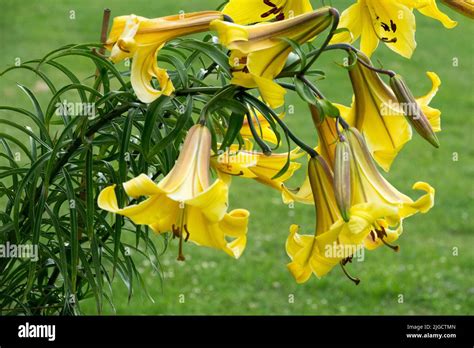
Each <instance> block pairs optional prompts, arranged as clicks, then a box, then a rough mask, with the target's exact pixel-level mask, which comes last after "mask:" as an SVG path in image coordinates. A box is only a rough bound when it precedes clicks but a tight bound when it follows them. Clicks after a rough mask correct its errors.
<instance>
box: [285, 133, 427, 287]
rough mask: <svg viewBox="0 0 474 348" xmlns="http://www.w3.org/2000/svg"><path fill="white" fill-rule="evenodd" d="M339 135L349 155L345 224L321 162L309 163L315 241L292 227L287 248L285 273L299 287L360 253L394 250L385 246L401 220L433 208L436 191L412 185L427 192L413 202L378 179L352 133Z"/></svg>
mask: <svg viewBox="0 0 474 348" xmlns="http://www.w3.org/2000/svg"><path fill="white" fill-rule="evenodd" d="M343 135H344V137H345V138H346V139H347V142H348V145H349V146H348V147H349V149H350V153H349V158H350V168H351V179H350V185H351V207H350V210H349V220H348V221H347V222H346V221H344V219H342V217H341V214H340V212H339V209H338V208H337V200H336V197H335V193H334V189H333V186H332V183H333V178H332V173H331V172H330V171H329V169H328V167H327V165H326V166H324V165H322V164H321V163H322V162H321V160H319V161H316V160H315V159H312V160H311V161H310V164H309V168H308V176H309V179H310V182H311V187H312V189H313V194H314V201H315V206H316V218H317V226H316V231H315V234H314V236H311V235H299V234H298V228H297V227H296V226H294V225H293V226H292V227H291V228H290V236H289V237H288V240H287V244H286V249H287V253H288V255H289V256H290V258H291V259H292V262H291V263H290V264H289V265H288V268H289V269H290V271H291V272H292V274H293V276H294V277H295V279H296V280H297V281H298V282H300V283H301V282H305V281H307V280H308V279H309V277H310V276H311V274H312V273H314V274H315V275H316V276H317V277H322V276H323V275H325V274H326V273H328V272H329V271H330V270H331V269H332V268H333V267H334V266H335V265H336V264H337V263H341V262H342V264H344V263H345V262H346V261H347V260H349V259H350V258H351V257H352V255H353V254H354V253H355V252H357V250H359V249H360V248H362V247H365V248H367V249H369V250H370V249H374V248H376V247H378V246H380V245H388V246H389V247H391V248H393V249H395V250H398V247H394V246H392V245H390V244H389V243H391V242H392V241H394V240H396V239H397V238H398V237H399V235H400V234H401V233H402V223H403V219H405V218H407V217H409V216H411V215H413V214H416V213H418V212H420V213H426V212H427V211H429V210H430V209H431V207H432V206H433V204H434V193H435V191H434V189H433V188H432V187H431V186H430V185H429V184H427V183H424V182H417V183H415V184H414V185H413V189H416V190H422V191H425V192H426V193H425V194H424V195H423V196H422V197H420V198H419V199H418V200H416V201H413V200H412V199H411V198H409V197H408V196H406V195H404V194H403V193H401V192H399V191H398V190H397V189H396V188H395V187H393V186H392V185H391V184H390V183H389V182H388V181H387V180H385V179H384V178H383V177H382V175H381V174H380V173H379V171H378V170H377V167H376V166H375V163H374V162H373V160H372V158H371V155H370V153H369V151H368V149H367V146H366V144H365V141H364V139H363V138H362V136H361V135H360V133H359V132H358V131H357V130H356V129H355V128H351V129H349V130H346V131H344V132H343ZM336 165H337V164H336ZM338 250H342V252H339V251H338ZM336 251H337V252H336ZM346 274H347V273H346ZM351 279H353V278H351ZM353 280H355V281H356V282H358V280H356V279H353Z"/></svg>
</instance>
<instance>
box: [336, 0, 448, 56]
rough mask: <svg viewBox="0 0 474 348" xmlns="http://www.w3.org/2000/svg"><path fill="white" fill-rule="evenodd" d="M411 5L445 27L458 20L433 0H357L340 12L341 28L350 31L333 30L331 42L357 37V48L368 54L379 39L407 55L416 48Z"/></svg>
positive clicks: (372, 50) (399, 52) (414, 23)
mask: <svg viewBox="0 0 474 348" xmlns="http://www.w3.org/2000/svg"><path fill="white" fill-rule="evenodd" d="M413 9H417V10H418V11H419V12H420V13H421V14H423V15H425V16H428V17H432V18H434V19H437V20H439V21H440V22H441V23H442V24H443V25H444V26H445V27H446V28H453V27H455V26H456V25H457V22H455V21H453V20H451V19H450V18H449V17H448V16H447V15H445V14H444V13H442V12H441V11H440V10H439V9H438V7H437V5H436V1H435V0H358V1H357V2H356V3H355V4H353V5H352V6H350V7H349V8H348V9H346V10H345V11H344V12H342V15H341V21H340V24H339V27H340V28H348V29H349V30H350V33H348V32H342V33H339V34H336V35H335V36H334V38H333V40H332V41H331V42H332V43H340V42H347V43H352V42H354V41H355V40H357V39H358V38H359V37H360V40H361V41H360V49H361V50H362V52H364V53H365V54H367V55H368V56H369V57H370V56H371V55H372V53H373V52H374V51H375V49H376V48H377V46H378V44H379V42H380V41H382V42H384V43H385V44H386V45H387V46H388V47H389V48H390V49H391V50H393V51H395V52H396V53H398V54H400V55H402V56H403V57H406V58H410V57H411V56H412V54H413V51H414V50H415V48H416V41H415V30H416V22H415V16H414V14H413Z"/></svg>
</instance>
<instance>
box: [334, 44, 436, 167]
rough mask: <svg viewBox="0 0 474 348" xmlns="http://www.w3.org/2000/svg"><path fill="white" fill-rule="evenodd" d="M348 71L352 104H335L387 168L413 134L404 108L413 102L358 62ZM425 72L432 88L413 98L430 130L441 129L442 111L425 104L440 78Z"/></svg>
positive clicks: (432, 95) (366, 60)
mask: <svg viewBox="0 0 474 348" xmlns="http://www.w3.org/2000/svg"><path fill="white" fill-rule="evenodd" d="M359 57H360V58H361V59H363V60H364V61H365V62H366V63H367V64H371V63H370V60H369V59H368V58H367V57H366V56H364V55H363V54H361V53H359ZM349 75H350V78H351V82H352V87H353V90H354V100H353V103H352V106H351V108H347V107H344V106H342V105H337V106H338V108H339V110H340V112H341V115H342V116H343V118H344V119H345V120H346V122H347V123H349V124H350V125H351V126H354V127H355V128H357V129H358V130H360V131H361V133H362V134H363V136H364V138H365V140H366V141H367V144H368V146H369V149H370V152H371V153H372V156H373V157H374V159H375V161H376V162H377V163H378V164H379V165H380V166H381V167H382V168H383V169H384V170H385V171H388V170H389V169H390V166H391V164H392V162H393V160H394V159H395V157H396V156H397V154H398V152H399V151H400V150H401V149H402V148H403V146H404V145H405V144H406V143H407V142H408V141H409V140H410V139H411V137H412V129H411V127H410V123H409V122H408V121H407V119H406V117H405V115H407V113H406V110H405V109H406V108H412V107H413V106H412V105H402V104H401V103H400V102H399V100H398V99H397V97H396V96H395V94H394V93H393V91H392V89H391V88H390V86H388V85H387V84H386V83H385V82H384V81H382V79H381V78H380V77H379V75H378V74H377V73H376V72H374V71H372V70H370V69H368V68H366V67H365V66H363V65H362V64H360V63H358V64H356V65H355V66H354V67H353V68H352V69H351V70H350V71H349ZM427 75H428V77H429V78H430V80H431V82H432V88H431V90H430V91H429V92H428V94H427V95H426V96H424V97H421V98H418V99H416V102H417V103H418V105H419V107H420V109H421V111H422V112H423V113H424V115H426V117H427V118H428V121H429V123H430V124H431V126H432V128H433V131H435V132H437V131H440V115H441V112H440V111H439V110H436V109H433V108H431V107H429V106H428V104H429V103H430V101H431V99H432V98H433V97H434V95H435V94H436V92H437V90H438V87H439V85H440V84H441V81H440V79H439V77H438V75H436V74H435V73H434V72H427Z"/></svg>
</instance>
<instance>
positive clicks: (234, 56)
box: [211, 8, 332, 108]
mask: <svg viewBox="0 0 474 348" xmlns="http://www.w3.org/2000/svg"><path fill="white" fill-rule="evenodd" d="M331 11H332V10H331V9H330V8H323V9H320V10H317V11H313V12H310V13H306V14H302V15H300V16H297V17H294V18H291V19H287V20H284V21H278V22H273V23H262V24H256V25H252V26H242V25H239V24H234V23H228V22H223V21H220V20H215V21H214V22H212V23H211V29H212V30H215V31H217V33H218V35H219V40H220V43H221V44H222V45H224V46H226V47H227V48H229V49H230V50H231V55H230V65H231V67H232V69H233V78H232V81H231V82H232V83H233V84H235V85H238V86H242V87H245V88H255V87H257V88H258V89H259V90H260V94H261V96H262V98H263V100H264V101H265V102H266V103H267V104H269V105H270V107H272V108H278V107H280V106H282V105H283V103H284V96H285V93H286V90H285V89H284V88H283V87H281V86H280V85H279V84H278V83H276V82H275V81H273V80H274V78H276V77H277V76H278V74H279V73H280V72H281V71H282V70H283V68H284V66H285V64H286V60H287V58H288V56H289V54H290V53H291V51H292V47H291V45H290V44H289V43H288V42H287V41H285V40H282V39H281V38H288V39H291V40H294V41H296V42H298V43H300V44H302V43H305V42H307V41H310V40H311V39H313V38H314V37H315V36H316V35H317V34H319V33H320V32H322V31H323V30H324V29H325V28H327V27H328V26H329V25H330V24H331V20H332V15H331Z"/></svg>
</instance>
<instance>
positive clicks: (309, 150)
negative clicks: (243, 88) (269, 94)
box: [244, 93, 319, 158]
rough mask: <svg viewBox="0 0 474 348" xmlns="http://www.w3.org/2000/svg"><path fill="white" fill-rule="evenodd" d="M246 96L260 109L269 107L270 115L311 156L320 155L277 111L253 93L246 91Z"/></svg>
mask: <svg viewBox="0 0 474 348" xmlns="http://www.w3.org/2000/svg"><path fill="white" fill-rule="evenodd" d="M244 96H245V99H247V100H248V102H249V103H250V104H252V105H253V106H254V107H256V108H257V109H260V108H262V107H265V108H267V110H268V111H269V113H270V115H271V116H272V118H273V119H274V120H275V122H276V123H278V125H279V126H280V127H281V128H282V129H283V130H284V131H285V133H286V134H288V136H289V137H290V139H291V140H293V142H294V143H295V144H296V145H298V146H299V147H300V148H301V149H302V150H303V151H305V152H307V153H308V154H309V155H310V156H311V157H313V158H314V157H317V156H319V154H318V153H317V152H316V150H315V149H313V148H312V147H311V146H309V145H308V144H306V143H305V142H303V141H302V140H301V139H300V138H298V137H297V136H296V135H295V134H294V133H293V132H292V131H291V130H290V129H289V128H288V126H287V125H286V123H285V122H283V120H282V119H281V118H280V117H278V115H277V114H276V113H275V111H273V110H272V109H270V108H268V107H267V106H266V105H265V104H264V103H263V102H262V101H260V100H258V99H257V98H255V97H254V96H253V95H251V94H248V93H244Z"/></svg>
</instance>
